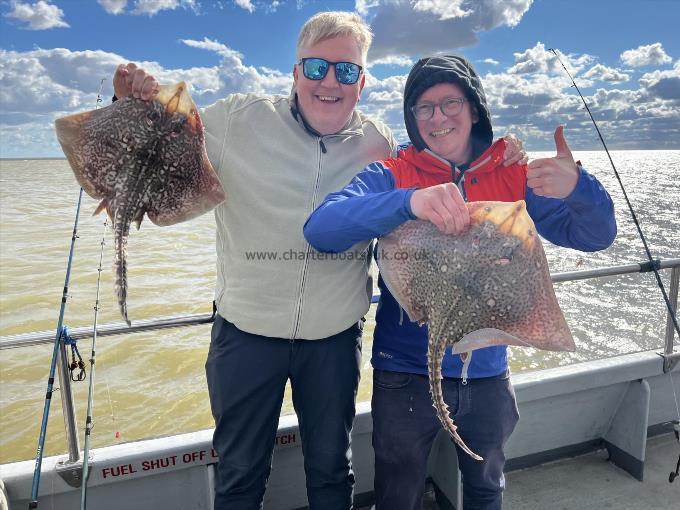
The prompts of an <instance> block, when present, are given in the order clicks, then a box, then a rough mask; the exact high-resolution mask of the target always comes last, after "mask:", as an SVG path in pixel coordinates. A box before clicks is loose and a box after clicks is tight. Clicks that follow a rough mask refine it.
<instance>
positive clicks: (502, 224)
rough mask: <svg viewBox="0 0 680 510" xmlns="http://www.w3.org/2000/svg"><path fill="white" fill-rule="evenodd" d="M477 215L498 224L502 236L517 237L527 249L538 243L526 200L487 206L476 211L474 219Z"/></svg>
mask: <svg viewBox="0 0 680 510" xmlns="http://www.w3.org/2000/svg"><path fill="white" fill-rule="evenodd" d="M475 215H479V216H480V218H479V219H481V220H486V221H490V222H492V223H494V224H496V225H497V226H498V230H499V232H501V233H502V234H504V235H512V236H515V237H517V238H518V239H520V240H521V241H522V245H523V246H524V247H525V248H527V249H531V248H533V246H534V243H535V242H536V228H535V226H534V222H533V221H532V220H531V217H530V216H529V213H528V212H527V207H526V202H525V201H524V200H518V201H517V202H495V203H493V204H487V205H486V207H483V208H481V209H479V210H477V211H475V212H474V213H473V217H474V216H475Z"/></svg>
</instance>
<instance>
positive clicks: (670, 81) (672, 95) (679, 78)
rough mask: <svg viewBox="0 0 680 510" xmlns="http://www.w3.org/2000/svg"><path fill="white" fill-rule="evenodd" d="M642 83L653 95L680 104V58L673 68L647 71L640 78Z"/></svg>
mask: <svg viewBox="0 0 680 510" xmlns="http://www.w3.org/2000/svg"><path fill="white" fill-rule="evenodd" d="M640 85H642V87H643V88H644V89H645V90H646V91H647V93H648V94H649V95H650V96H651V97H655V98H657V99H661V100H669V101H674V102H675V104H676V105H677V106H680V60H678V61H677V62H676V63H675V65H674V66H673V69H670V70H667V71H658V70H657V71H654V72H651V73H646V74H644V75H642V77H641V78H640Z"/></svg>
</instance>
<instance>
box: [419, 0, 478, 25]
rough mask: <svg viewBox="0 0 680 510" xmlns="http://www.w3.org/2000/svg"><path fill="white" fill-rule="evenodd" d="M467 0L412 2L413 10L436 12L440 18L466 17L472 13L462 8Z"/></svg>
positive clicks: (423, 0)
mask: <svg viewBox="0 0 680 510" xmlns="http://www.w3.org/2000/svg"><path fill="white" fill-rule="evenodd" d="M464 1H465V0H417V1H416V2H412V5H413V10H415V11H418V12H429V13H431V14H435V15H436V16H438V17H439V19H440V20H447V19H452V18H464V17H465V16H469V15H470V14H472V11H471V10H467V11H466V10H465V9H463V8H462V4H463V3H464Z"/></svg>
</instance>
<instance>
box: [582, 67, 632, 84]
mask: <svg viewBox="0 0 680 510" xmlns="http://www.w3.org/2000/svg"><path fill="white" fill-rule="evenodd" d="M581 76H583V77H584V78H588V79H590V78H592V79H593V80H600V81H607V82H609V83H623V82H626V81H628V80H629V79H630V76H629V75H627V74H626V73H622V72H620V71H618V70H617V69H614V68H612V67H607V66H605V65H602V64H596V65H594V66H593V67H591V68H590V69H589V70H588V71H586V72H585V73H583V74H582V75H581Z"/></svg>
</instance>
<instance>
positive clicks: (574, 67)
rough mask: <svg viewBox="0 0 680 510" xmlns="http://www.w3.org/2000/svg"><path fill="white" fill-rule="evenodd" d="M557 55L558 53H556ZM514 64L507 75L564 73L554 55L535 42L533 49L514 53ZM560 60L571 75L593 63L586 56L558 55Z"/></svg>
mask: <svg viewBox="0 0 680 510" xmlns="http://www.w3.org/2000/svg"><path fill="white" fill-rule="evenodd" d="M558 53H559V52H558ZM513 55H514V56H515V64H514V65H513V66H512V67H511V68H510V69H508V72H509V73H513V74H526V73H551V72H564V71H563V70H562V66H561V65H560V63H559V62H558V61H557V58H555V54H554V53H553V52H552V51H550V50H549V49H546V47H545V45H544V44H543V43H542V42H540V41H539V42H537V43H536V45H535V46H534V47H533V48H528V49H526V50H525V51H524V52H520V53H514V54H513ZM559 55H560V60H562V62H563V63H564V65H565V66H566V67H567V69H569V72H570V73H571V74H572V76H573V75H575V74H576V73H578V72H579V71H581V70H582V69H583V68H584V67H585V66H586V65H589V64H591V63H592V62H593V60H594V58H593V57H591V56H590V55H588V54H585V53H584V54H583V55H581V56H578V57H577V56H574V55H564V54H563V53H559Z"/></svg>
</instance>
